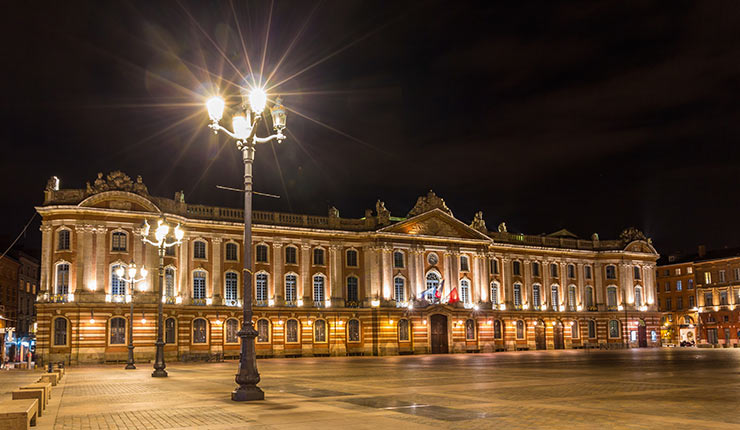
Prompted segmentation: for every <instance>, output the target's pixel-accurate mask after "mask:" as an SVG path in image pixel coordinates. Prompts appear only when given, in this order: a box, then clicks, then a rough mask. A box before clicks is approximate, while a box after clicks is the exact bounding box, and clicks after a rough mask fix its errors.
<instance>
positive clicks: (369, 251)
mask: <svg viewBox="0 0 740 430" xmlns="http://www.w3.org/2000/svg"><path fill="white" fill-rule="evenodd" d="M362 258H363V268H364V273H363V275H364V276H363V279H362V284H361V286H362V290H361V291H360V297H359V299H360V300H363V301H364V302H365V306H370V297H371V296H372V294H373V293H372V285H373V269H372V267H373V258H374V252H373V247H372V246H371V245H365V246H363V247H362Z"/></svg>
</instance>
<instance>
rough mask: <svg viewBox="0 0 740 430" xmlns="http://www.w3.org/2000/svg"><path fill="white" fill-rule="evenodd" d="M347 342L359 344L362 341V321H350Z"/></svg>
mask: <svg viewBox="0 0 740 430" xmlns="http://www.w3.org/2000/svg"><path fill="white" fill-rule="evenodd" d="M347 341H348V342H359V341H360V321H359V320H354V319H353V320H349V321H348V322H347Z"/></svg>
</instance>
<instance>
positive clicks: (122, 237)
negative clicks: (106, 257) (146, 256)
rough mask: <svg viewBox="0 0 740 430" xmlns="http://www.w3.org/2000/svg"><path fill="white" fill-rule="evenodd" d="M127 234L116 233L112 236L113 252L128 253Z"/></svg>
mask: <svg viewBox="0 0 740 430" xmlns="http://www.w3.org/2000/svg"><path fill="white" fill-rule="evenodd" d="M126 242H127V241H126V233H125V232H122V231H114V232H113V234H112V235H111V251H114V252H124V251H126Z"/></svg>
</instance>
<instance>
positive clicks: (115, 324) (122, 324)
mask: <svg viewBox="0 0 740 430" xmlns="http://www.w3.org/2000/svg"><path fill="white" fill-rule="evenodd" d="M125 343H126V320H125V319H123V318H121V317H115V318H111V319H110V344H111V345H123V344H125Z"/></svg>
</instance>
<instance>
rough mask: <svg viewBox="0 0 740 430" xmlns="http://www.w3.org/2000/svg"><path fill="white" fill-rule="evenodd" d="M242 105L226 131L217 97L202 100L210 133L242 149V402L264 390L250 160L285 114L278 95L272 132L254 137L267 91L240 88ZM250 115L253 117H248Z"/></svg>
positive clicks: (279, 130)
mask: <svg viewBox="0 0 740 430" xmlns="http://www.w3.org/2000/svg"><path fill="white" fill-rule="evenodd" d="M241 95H242V105H241V109H240V111H241V112H239V113H237V114H236V115H234V116H233V117H232V120H231V125H232V128H233V131H229V130H227V129H226V128H224V127H223V126H221V125H220V124H219V121H220V120H221V118H222V117H223V114H224V107H225V103H224V100H223V99H222V98H221V97H213V98H211V99H210V100H208V102H207V103H206V107H207V108H208V115H209V116H210V118H211V124H210V125H209V127H210V128H211V129H212V130H213V132H214V133H216V134H217V133H218V132H219V131H223V132H224V133H226V134H228V135H229V136H231V137H233V138H234V139H235V140H236V147H237V149H239V150H240V151H242V159H243V161H244V273H243V279H244V284H243V286H244V288H243V293H242V295H243V298H244V302H243V314H244V322H243V324H242V328H241V330H239V338H241V355H240V358H239V370H238V372H237V374H236V383H237V384H239V386H238V387H237V388H236V389H235V390H234V391H232V392H231V400H234V401H238V402H243V401H250V400H264V398H265V393H264V392H263V391H262V390H261V389H260V388H259V387H258V386H257V384H258V383H259V381H260V374H259V372H258V371H257V356H256V351H255V346H254V339H255V337H257V331H256V330H255V329H254V323H253V322H252V164H253V163H254V151H255V149H256V146H257V144H258V143H266V142H270V141H272V140H277V141H278V143H280V142H282V141H283V140H285V135H283V130H284V129H285V122H286V115H285V107H284V106H283V103H282V99H281V98H280V97H277V98H276V100H275V104H274V105H273V106H272V109H270V111H271V115H272V126H273V128H274V129H275V132H276V133H275V134H273V135H271V136H267V137H257V135H256V134H257V125H259V123H260V121H261V120H262V111H264V110H265V106H266V104H267V94H266V93H265V90H263V89H262V88H253V89H251V90H246V89H245V90H243V91H242V92H241ZM252 115H254V119H252Z"/></svg>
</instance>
